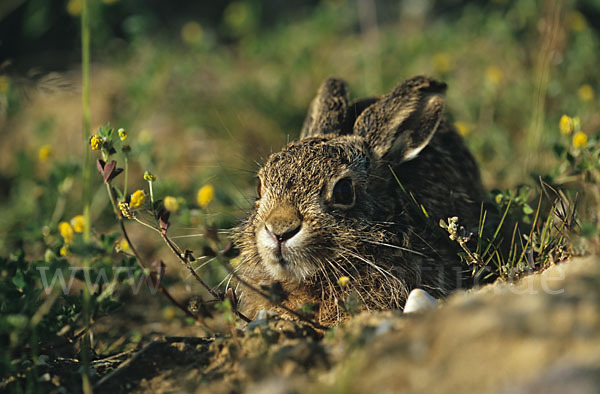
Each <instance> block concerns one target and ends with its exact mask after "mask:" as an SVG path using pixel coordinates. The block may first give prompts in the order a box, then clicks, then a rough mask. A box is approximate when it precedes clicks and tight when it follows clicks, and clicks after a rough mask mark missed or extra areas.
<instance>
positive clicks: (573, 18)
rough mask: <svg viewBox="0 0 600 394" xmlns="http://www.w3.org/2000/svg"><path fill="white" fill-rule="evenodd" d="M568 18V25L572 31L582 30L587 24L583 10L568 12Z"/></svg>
mask: <svg viewBox="0 0 600 394" xmlns="http://www.w3.org/2000/svg"><path fill="white" fill-rule="evenodd" d="M566 20H567V26H568V27H569V29H571V30H572V31H582V30H584V29H585V27H586V26H587V22H586V21H585V17H584V16H583V15H582V14H581V12H577V11H572V12H569V13H568V14H567V17H566Z"/></svg>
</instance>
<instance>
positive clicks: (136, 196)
mask: <svg viewBox="0 0 600 394" xmlns="http://www.w3.org/2000/svg"><path fill="white" fill-rule="evenodd" d="M144 201H146V194H145V193H144V191H143V190H139V189H138V190H136V191H135V192H133V194H132V195H131V201H130V202H129V206H130V207H131V208H139V207H141V206H142V205H143V204H144Z"/></svg>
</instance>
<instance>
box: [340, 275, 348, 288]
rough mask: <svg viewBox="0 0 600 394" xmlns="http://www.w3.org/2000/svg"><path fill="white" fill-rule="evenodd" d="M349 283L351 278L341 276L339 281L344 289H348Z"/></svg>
mask: <svg viewBox="0 0 600 394" xmlns="http://www.w3.org/2000/svg"><path fill="white" fill-rule="evenodd" d="M348 283H350V278H348V277H347V276H340V277H339V279H338V285H340V286H342V287H346V286H347V285H348Z"/></svg>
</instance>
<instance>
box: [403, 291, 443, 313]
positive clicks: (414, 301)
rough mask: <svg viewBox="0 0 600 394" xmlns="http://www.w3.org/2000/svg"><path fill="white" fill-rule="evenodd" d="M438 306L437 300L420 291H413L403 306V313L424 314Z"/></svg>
mask: <svg viewBox="0 0 600 394" xmlns="http://www.w3.org/2000/svg"><path fill="white" fill-rule="evenodd" d="M438 306H439V302H438V300H436V299H435V298H433V297H432V296H431V295H430V294H429V293H428V292H426V291H425V290H422V289H413V290H412V291H411V292H410V293H409V294H408V298H407V300H406V304H404V313H415V312H425V311H428V310H431V309H436V308H437V307H438Z"/></svg>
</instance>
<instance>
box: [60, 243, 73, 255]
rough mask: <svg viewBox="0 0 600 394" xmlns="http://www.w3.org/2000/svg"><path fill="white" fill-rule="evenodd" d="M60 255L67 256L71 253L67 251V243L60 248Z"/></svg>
mask: <svg viewBox="0 0 600 394" xmlns="http://www.w3.org/2000/svg"><path fill="white" fill-rule="evenodd" d="M59 253H60V255H61V256H68V255H70V254H71V252H69V245H63V246H62V248H60V252H59Z"/></svg>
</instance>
